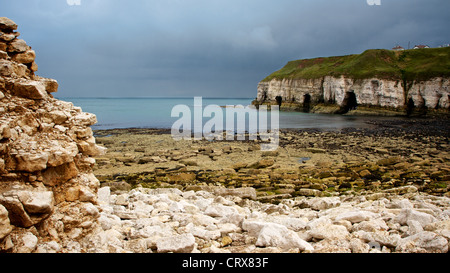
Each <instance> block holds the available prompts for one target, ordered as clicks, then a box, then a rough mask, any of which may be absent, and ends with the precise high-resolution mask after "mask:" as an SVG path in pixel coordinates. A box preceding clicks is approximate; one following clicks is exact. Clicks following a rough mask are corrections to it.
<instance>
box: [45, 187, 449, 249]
mask: <svg viewBox="0 0 450 273" xmlns="http://www.w3.org/2000/svg"><path fill="white" fill-rule="evenodd" d="M404 192H405V194H400V195H399V194H396V193H391V192H387V191H384V192H380V193H373V194H368V195H364V196H355V195H349V196H340V197H297V198H293V199H283V200H282V201H281V202H280V203H279V204H277V205H274V204H269V203H261V202H259V201H254V200H251V198H249V197H251V196H252V195H254V194H255V190H254V189H253V188H241V189H234V190H226V189H224V188H222V187H220V188H217V187H208V188H205V189H204V190H200V191H192V190H191V191H181V190H179V189H174V188H171V189H169V188H166V189H146V188H142V187H137V188H136V189H133V190H131V191H129V192H126V193H117V194H111V190H110V188H109V187H103V188H101V189H100V190H99V196H98V202H99V212H98V214H99V218H98V220H99V222H100V225H101V229H100V228H99V230H98V231H97V232H96V233H94V234H95V235H93V236H92V237H91V238H90V242H91V243H92V247H91V248H88V249H86V251H88V252H113V253H122V252H139V253H152V252H157V253H166V252H174V253H299V252H301V253H305V252H308V253H337V252H343V253H380V252H381V253H390V252H408V253H409V252H413V253H445V252H448V247H449V239H450V199H449V198H447V197H438V196H431V195H427V194H423V193H419V192H418V191H417V188H415V187H414V186H406V187H404ZM74 236H75V237H76V236H77V234H74ZM49 244H50V243H49ZM39 249H40V250H46V249H48V247H44V246H40V248H39ZM74 250H75V251H79V249H74ZM44 252H45V251H44Z"/></svg>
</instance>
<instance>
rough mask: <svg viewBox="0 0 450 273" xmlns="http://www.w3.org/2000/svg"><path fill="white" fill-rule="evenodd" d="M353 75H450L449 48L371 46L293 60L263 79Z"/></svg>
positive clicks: (396, 77)
mask: <svg viewBox="0 0 450 273" xmlns="http://www.w3.org/2000/svg"><path fill="white" fill-rule="evenodd" d="M342 75H343V76H347V77H351V78H353V79H368V78H374V77H376V78H381V79H392V80H403V81H412V80H427V79H430V78H433V77H439V76H441V77H445V76H447V77H448V76H450V48H448V47H447V48H430V49H411V50H405V51H392V50H385V49H370V50H366V51H364V52H363V53H362V54H356V55H347V56H339V57H327V58H314V59H305V60H297V61H291V62H289V63H287V64H286V66H285V67H283V68H282V69H280V70H279V71H276V72H274V73H272V74H271V75H270V76H268V77H267V78H265V79H264V80H263V81H270V80H272V79H274V78H275V79H318V78H322V77H324V76H335V77H338V76H342Z"/></svg>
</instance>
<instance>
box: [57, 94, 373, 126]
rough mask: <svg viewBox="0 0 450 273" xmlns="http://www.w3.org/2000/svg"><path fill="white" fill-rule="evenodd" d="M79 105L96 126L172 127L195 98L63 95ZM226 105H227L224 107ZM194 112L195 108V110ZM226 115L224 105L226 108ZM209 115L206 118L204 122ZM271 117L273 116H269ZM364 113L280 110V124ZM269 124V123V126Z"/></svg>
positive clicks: (352, 120)
mask: <svg viewBox="0 0 450 273" xmlns="http://www.w3.org/2000/svg"><path fill="white" fill-rule="evenodd" d="M61 99H62V100H64V101H70V102H72V103H73V104H74V105H75V106H80V107H81V108H82V109H83V111H84V112H89V113H93V114H95V115H97V120H98V123H97V124H96V125H94V126H93V129H114V128H171V127H172V125H173V123H174V122H175V121H177V120H178V119H179V118H177V117H175V118H173V117H171V111H172V108H173V107H174V106H175V105H179V104H184V105H187V106H189V108H190V109H194V108H193V106H194V98H61ZM252 100H253V98H248V99H246V98H235V99H233V98H231V99H230V98H226V99H217V98H203V101H202V102H203V103H202V104H203V107H205V106H207V105H212V104H215V105H219V106H226V105H243V106H247V105H250V104H251V102H252ZM223 109H224V108H223ZM192 113H193V111H192ZM224 116H225V109H224ZM209 119H210V118H204V119H203V123H205V122H207V121H208V120H209ZM269 120H270V118H269ZM365 120H367V118H365V117H351V116H340V115H325V114H309V113H297V112H280V128H321V129H342V128H348V127H354V128H362V127H366V126H368V125H367V124H366V123H365ZM269 127H270V126H269Z"/></svg>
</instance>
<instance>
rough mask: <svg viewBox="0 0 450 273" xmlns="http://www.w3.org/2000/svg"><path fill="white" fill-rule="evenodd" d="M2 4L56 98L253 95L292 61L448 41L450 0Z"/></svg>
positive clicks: (43, 0) (25, 0) (45, 0)
mask: <svg viewBox="0 0 450 273" xmlns="http://www.w3.org/2000/svg"><path fill="white" fill-rule="evenodd" d="M77 2H78V3H79V5H76V4H77ZM368 2H379V3H380V5H369V4H368ZM74 4H75V5H74ZM0 6H1V10H0V16H4V17H8V18H10V19H12V20H13V21H15V22H16V23H17V24H18V25H19V28H18V31H19V32H20V33H21V36H20V38H22V39H24V40H25V41H26V42H27V44H28V45H30V46H31V47H32V48H33V49H34V50H35V51H36V54H37V58H36V62H37V64H38V66H39V70H38V72H37V74H38V75H39V76H42V77H49V78H53V79H56V80H57V81H58V82H59V85H60V87H59V91H58V93H57V94H56V96H57V97H59V98H65V97H193V96H203V97H216V98H221V97H223V98H234V97H239V98H254V97H256V93H257V85H258V82H259V81H261V80H262V79H264V78H265V77H266V76H268V75H269V74H271V73H272V72H274V71H276V70H278V69H280V68H282V67H283V66H284V65H285V64H286V63H287V62H288V61H291V60H297V59H305V58H314V57H327V56H341V55H348V54H359V53H362V52H363V51H365V50H367V49H375V48H386V49H391V48H392V47H394V46H396V45H397V44H399V45H402V46H403V47H405V48H407V47H408V43H409V44H410V45H411V47H412V46H414V45H416V44H427V45H429V46H431V47H436V46H439V45H442V44H447V43H450V28H449V26H450V16H449V14H448V11H449V10H450V1H448V0H276V1H275V0H132V1H124V0H14V1H12V0H0Z"/></svg>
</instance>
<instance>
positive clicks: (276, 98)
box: [275, 96, 283, 107]
mask: <svg viewBox="0 0 450 273" xmlns="http://www.w3.org/2000/svg"><path fill="white" fill-rule="evenodd" d="M275 100H276V101H277V104H278V106H280V107H281V104H282V103H283V97H281V96H276V97H275Z"/></svg>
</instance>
